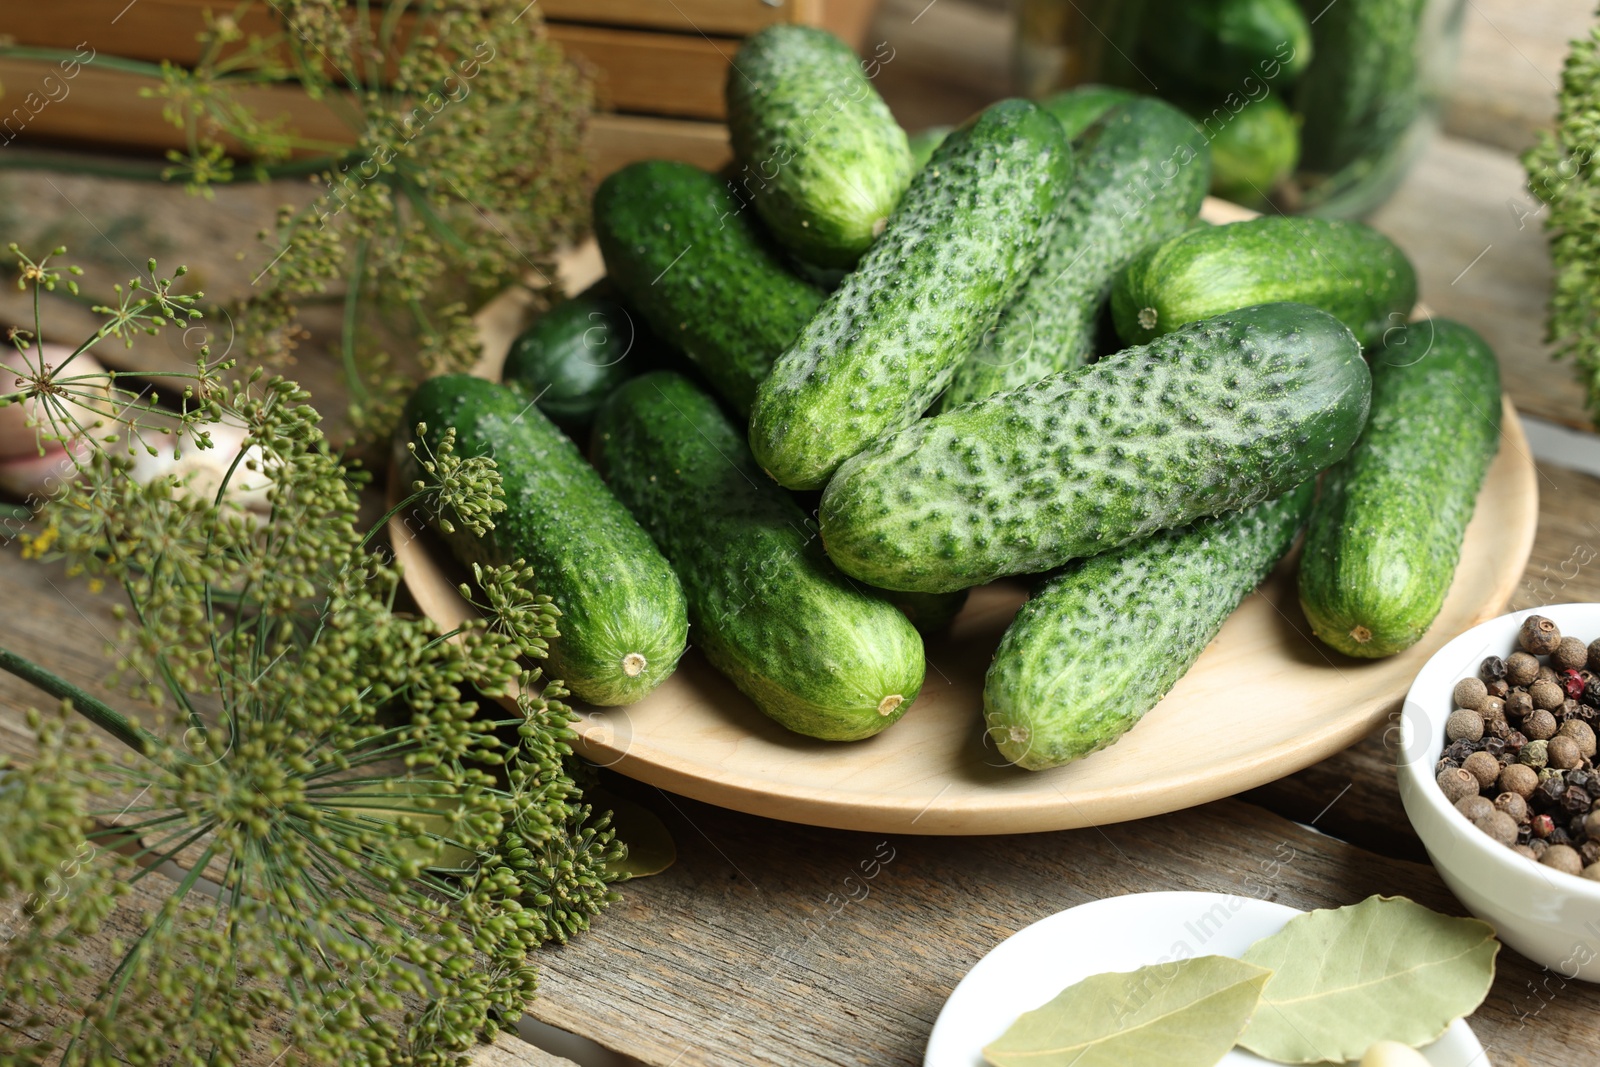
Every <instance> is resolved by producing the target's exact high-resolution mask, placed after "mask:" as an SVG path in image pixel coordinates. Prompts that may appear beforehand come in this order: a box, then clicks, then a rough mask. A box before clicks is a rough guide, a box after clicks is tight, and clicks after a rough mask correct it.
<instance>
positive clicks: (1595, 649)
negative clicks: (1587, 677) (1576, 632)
mask: <svg viewBox="0 0 1600 1067" xmlns="http://www.w3.org/2000/svg"><path fill="white" fill-rule="evenodd" d="M1589 669H1590V670H1591V671H1596V672H1600V637H1597V638H1595V639H1594V640H1593V641H1590V642H1589Z"/></svg>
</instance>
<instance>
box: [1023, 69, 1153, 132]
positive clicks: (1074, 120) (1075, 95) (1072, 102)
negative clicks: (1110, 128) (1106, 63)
mask: <svg viewBox="0 0 1600 1067" xmlns="http://www.w3.org/2000/svg"><path fill="white" fill-rule="evenodd" d="M1134 96H1135V93H1134V92H1133V90H1132V89H1119V88H1117V87H1116V86H1114V85H1096V84H1094V83H1087V84H1084V85H1074V86H1073V87H1072V88H1071V89H1067V90H1064V91H1062V92H1059V93H1051V94H1050V95H1049V96H1047V97H1044V98H1043V99H1042V100H1040V101H1039V106H1040V107H1042V108H1044V109H1045V110H1046V111H1048V112H1050V114H1052V115H1054V116H1055V117H1056V121H1057V122H1059V123H1061V129H1062V130H1063V131H1064V132H1065V133H1066V135H1067V140H1069V141H1076V140H1077V139H1078V138H1080V137H1082V136H1083V135H1084V133H1085V132H1087V131H1088V129H1089V127H1091V126H1093V125H1094V124H1095V123H1097V122H1099V121H1100V120H1101V119H1103V118H1104V117H1105V116H1106V114H1107V112H1109V111H1111V109H1112V108H1115V107H1119V106H1121V105H1122V104H1126V103H1127V102H1128V101H1129V100H1132V99H1133V98H1134Z"/></svg>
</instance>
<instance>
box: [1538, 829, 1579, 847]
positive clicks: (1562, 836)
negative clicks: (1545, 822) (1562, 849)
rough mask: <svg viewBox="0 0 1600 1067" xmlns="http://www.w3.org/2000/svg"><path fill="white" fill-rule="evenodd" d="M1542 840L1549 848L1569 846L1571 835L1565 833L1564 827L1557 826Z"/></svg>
mask: <svg viewBox="0 0 1600 1067" xmlns="http://www.w3.org/2000/svg"><path fill="white" fill-rule="evenodd" d="M1544 840H1545V844H1547V845H1549V846H1550V847H1551V848H1554V847H1556V846H1557V845H1568V846H1570V845H1571V844H1572V837H1571V835H1570V834H1568V833H1567V831H1566V828H1565V827H1561V826H1558V827H1556V828H1555V829H1554V830H1551V831H1550V836H1549V837H1547V838H1545V839H1544Z"/></svg>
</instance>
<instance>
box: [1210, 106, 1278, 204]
mask: <svg viewBox="0 0 1600 1067" xmlns="http://www.w3.org/2000/svg"><path fill="white" fill-rule="evenodd" d="M1190 114H1192V115H1194V116H1195V119H1196V120H1197V121H1199V122H1200V123H1201V126H1202V128H1203V129H1204V130H1205V131H1206V135H1207V136H1208V137H1210V138H1211V192H1212V193H1213V194H1214V195H1216V196H1220V197H1222V198H1223V199H1224V200H1231V201H1233V202H1234V203H1235V204H1243V205H1244V206H1245V207H1249V208H1263V207H1266V206H1267V201H1268V198H1269V197H1270V196H1271V195H1272V192H1273V190H1274V189H1275V188H1276V187H1277V186H1278V185H1280V184H1281V183H1282V182H1283V181H1284V180H1285V179H1286V178H1288V177H1289V175H1291V174H1293V173H1294V165H1295V161H1296V160H1297V159H1299V158H1300V126H1299V124H1298V123H1297V122H1295V118H1294V116H1293V115H1292V114H1290V113H1289V109H1288V108H1287V107H1286V106H1284V103H1283V101H1282V100H1280V99H1279V98H1278V97H1276V96H1267V97H1263V98H1262V99H1260V100H1258V101H1256V102H1254V103H1251V104H1248V105H1246V106H1245V107H1243V108H1241V109H1240V110H1239V111H1238V113H1237V114H1235V113H1233V112H1231V111H1230V109H1229V108H1227V107H1225V106H1218V107H1215V108H1213V109H1212V110H1211V112H1210V113H1209V114H1207V113H1204V112H1203V111H1201V110H1200V109H1199V108H1191V109H1190ZM1213 126H1215V129H1214V130H1213Z"/></svg>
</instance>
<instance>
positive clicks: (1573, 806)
mask: <svg viewBox="0 0 1600 1067" xmlns="http://www.w3.org/2000/svg"><path fill="white" fill-rule="evenodd" d="M1561 810H1563V811H1565V812H1566V813H1567V814H1568V815H1582V814H1583V813H1584V812H1586V811H1588V810H1589V794H1588V793H1587V792H1585V791H1584V790H1582V789H1579V788H1578V787H1576V786H1571V785H1569V786H1567V791H1566V792H1565V793H1562V794H1561Z"/></svg>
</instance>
